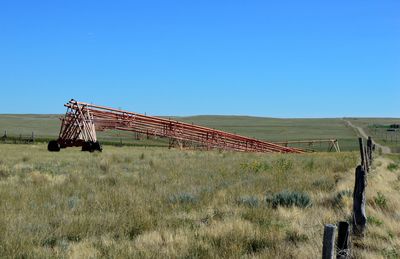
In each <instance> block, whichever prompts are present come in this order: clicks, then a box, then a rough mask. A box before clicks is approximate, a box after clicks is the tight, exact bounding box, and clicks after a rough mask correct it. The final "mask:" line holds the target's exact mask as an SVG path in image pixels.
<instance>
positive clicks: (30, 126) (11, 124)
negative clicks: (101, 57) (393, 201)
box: [0, 114, 358, 150]
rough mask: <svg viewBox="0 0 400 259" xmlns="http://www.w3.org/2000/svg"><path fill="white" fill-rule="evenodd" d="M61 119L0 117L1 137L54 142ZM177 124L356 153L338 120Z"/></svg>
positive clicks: (108, 139)
mask: <svg viewBox="0 0 400 259" xmlns="http://www.w3.org/2000/svg"><path fill="white" fill-rule="evenodd" d="M60 116H61V115H21V114H18V115H5V114H3V115H0V134H1V133H3V132H4V131H5V130H7V131H8V135H10V136H14V137H18V136H19V134H22V135H23V136H30V135H31V133H32V131H33V132H35V135H36V137H37V138H42V139H45V140H49V139H54V138H56V137H57V136H58V133H59V130H60V121H59V119H58V118H59V117H60ZM171 118H172V119H177V120H179V121H184V122H188V123H195V124H199V125H203V126H206V127H211V128H215V129H221V130H225V131H228V132H232V133H237V134H242V135H245V136H249V137H254V138H258V139H262V140H268V141H276V142H277V141H287V140H305V139H332V138H337V139H338V140H339V144H340V146H341V149H342V150H356V149H357V147H358V142H357V139H356V138H355V137H356V133H355V132H354V130H353V129H351V128H350V127H348V126H347V124H346V123H345V122H344V121H343V120H341V119H274V118H262V117H248V116H193V117H171ZM98 136H99V140H100V141H101V142H102V143H119V142H122V143H125V144H133V145H138V146H143V145H147V146H167V145H168V141H166V140H162V139H145V138H142V139H141V140H135V138H134V135H133V134H132V133H129V132H121V131H106V132H98ZM314 148H315V149H317V150H327V145H315V146H314Z"/></svg>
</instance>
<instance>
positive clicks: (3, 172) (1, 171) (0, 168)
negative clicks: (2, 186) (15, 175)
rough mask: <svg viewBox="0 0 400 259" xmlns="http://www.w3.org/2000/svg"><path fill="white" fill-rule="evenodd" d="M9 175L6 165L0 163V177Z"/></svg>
mask: <svg viewBox="0 0 400 259" xmlns="http://www.w3.org/2000/svg"><path fill="white" fill-rule="evenodd" d="M8 176H10V170H9V169H8V167H7V166H5V165H2V164H0V179H1V178H7V177H8Z"/></svg>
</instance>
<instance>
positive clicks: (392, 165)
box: [387, 163, 399, 172]
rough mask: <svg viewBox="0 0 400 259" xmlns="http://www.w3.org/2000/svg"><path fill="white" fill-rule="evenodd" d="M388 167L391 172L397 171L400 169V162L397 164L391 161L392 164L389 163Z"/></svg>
mask: <svg viewBox="0 0 400 259" xmlns="http://www.w3.org/2000/svg"><path fill="white" fill-rule="evenodd" d="M387 169H388V170H389V171H391V172H394V171H396V170H397V169H399V165H398V164H395V163H390V164H388V166H387Z"/></svg>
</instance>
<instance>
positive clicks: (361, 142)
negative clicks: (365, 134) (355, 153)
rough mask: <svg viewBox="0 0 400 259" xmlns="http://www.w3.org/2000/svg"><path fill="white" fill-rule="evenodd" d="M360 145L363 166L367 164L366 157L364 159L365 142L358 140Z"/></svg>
mask: <svg viewBox="0 0 400 259" xmlns="http://www.w3.org/2000/svg"><path fill="white" fill-rule="evenodd" d="M358 143H359V145H360V156H361V165H362V166H363V165H364V163H365V157H364V142H363V139H362V138H358Z"/></svg>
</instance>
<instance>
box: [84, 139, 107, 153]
mask: <svg viewBox="0 0 400 259" xmlns="http://www.w3.org/2000/svg"><path fill="white" fill-rule="evenodd" d="M102 150H103V148H102V147H101V144H100V143H99V142H98V141H96V142H93V141H88V142H84V143H83V145H82V151H89V152H94V151H99V152H101V151H102Z"/></svg>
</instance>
